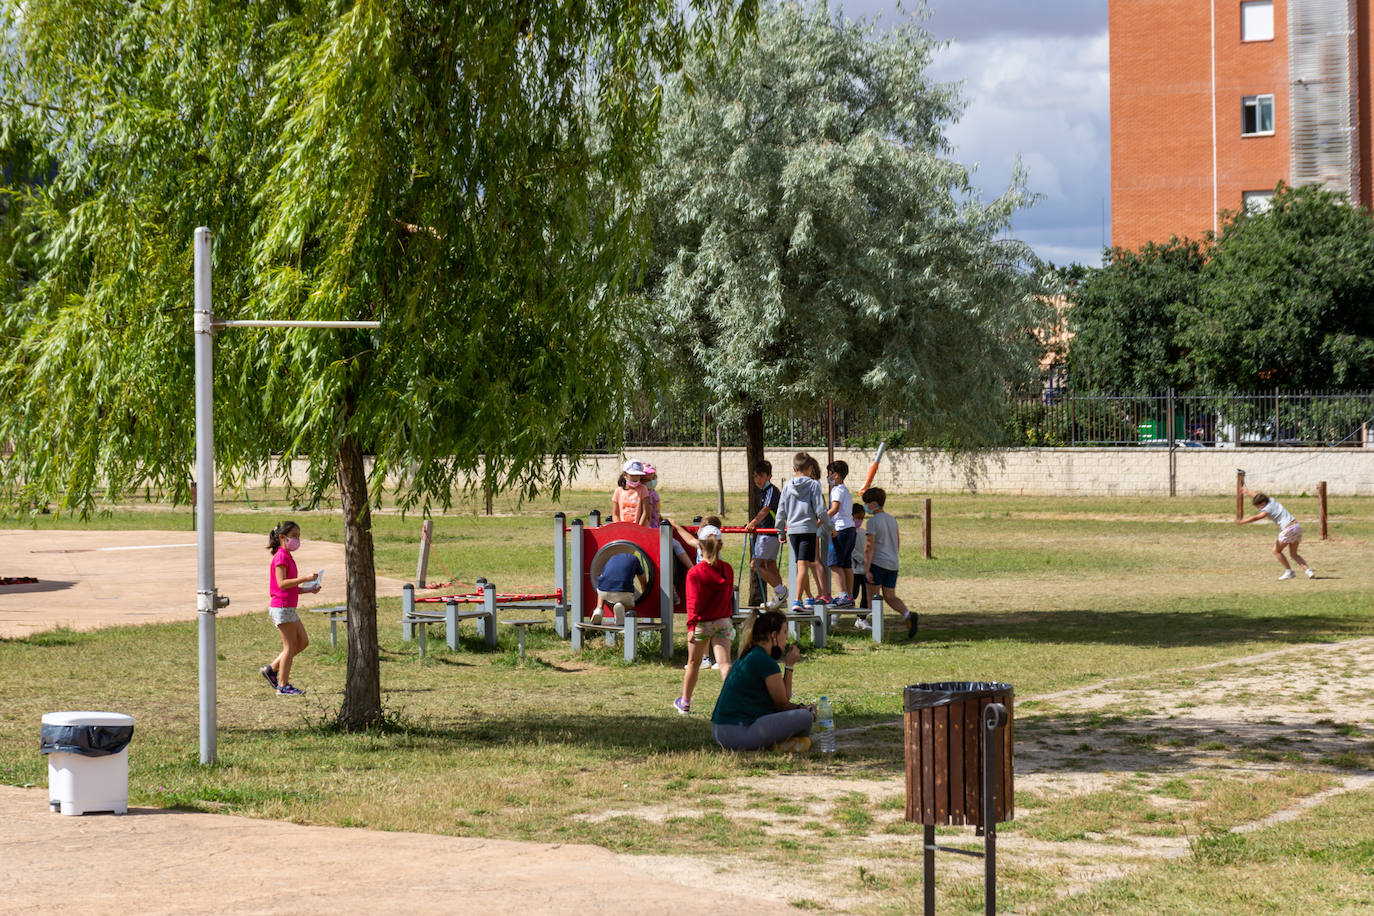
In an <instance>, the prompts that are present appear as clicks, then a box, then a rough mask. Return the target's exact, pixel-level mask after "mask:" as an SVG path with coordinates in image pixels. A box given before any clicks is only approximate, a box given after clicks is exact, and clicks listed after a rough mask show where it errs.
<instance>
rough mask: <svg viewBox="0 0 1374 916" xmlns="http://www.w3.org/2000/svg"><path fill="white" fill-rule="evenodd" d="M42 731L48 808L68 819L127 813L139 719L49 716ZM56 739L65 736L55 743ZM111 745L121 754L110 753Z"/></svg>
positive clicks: (120, 715)
mask: <svg viewBox="0 0 1374 916" xmlns="http://www.w3.org/2000/svg"><path fill="white" fill-rule="evenodd" d="M43 726H44V729H43V750H44V753H46V754H47V755H48V806H49V807H50V808H51V809H52V810H53V811H58V810H60V811H61V812H62V813H63V814H86V813H87V812H90V811H112V812H114V813H115V814H124V813H125V812H127V811H128V810H129V748H128V741H129V739H130V738H131V737H132V733H133V727H134V717H133V716H126V715H124V714H123V713H118V712H50V713H45V714H44V715H43ZM126 729H127V731H125V730H126ZM52 736H61V737H60V738H58V739H57V743H56V744H53V743H52V740H51V738H52ZM121 739H122V742H121ZM110 746H118V747H119V750H118V751H116V752H115V753H109V752H108V750H107V748H109V747H110Z"/></svg>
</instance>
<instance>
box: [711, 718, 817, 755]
mask: <svg viewBox="0 0 1374 916" xmlns="http://www.w3.org/2000/svg"><path fill="white" fill-rule="evenodd" d="M812 721H813V720H812V718H811V710H809V709H785V710H783V711H782V712H773V713H769V714H768V715H766V716H759V717H758V718H757V719H755V720H754V721H753V723H752V724H749V725H716V724H715V723H712V724H711V737H713V738H715V739H716V742H717V743H718V744H719V745H720V746H721V747H723V748H725V749H726V750H727V751H754V750H758V749H759V748H761V747H771V746H773V745H774V744H777V743H778V742H779V741H783V740H785V739H787V738H792V737H795V736H797V735H809V734H811V723H812Z"/></svg>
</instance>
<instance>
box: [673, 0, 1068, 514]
mask: <svg viewBox="0 0 1374 916" xmlns="http://www.w3.org/2000/svg"><path fill="white" fill-rule="evenodd" d="M934 49H935V43H934V42H933V41H932V39H931V38H930V36H929V34H928V33H927V32H926V31H924V30H923V29H922V28H921V26H920V24H919V22H918V21H917V20H916V19H915V18H912V19H909V20H907V21H906V22H904V23H903V24H900V25H898V26H896V27H894V28H891V29H889V30H886V31H881V32H880V31H878V30H876V29H875V28H874V27H873V26H872V25H871V24H867V23H865V22H862V21H859V22H853V21H849V20H846V19H844V18H843V17H842V16H841V15H839V14H838V13H837V12H836V11H834V10H832V9H831V8H830V7H829V6H827V5H826V4H824V3H820V4H818V5H814V6H811V7H809V8H808V7H803V6H801V5H800V4H796V3H779V4H769V5H767V6H765V7H763V8H761V10H760V14H759V19H758V29H757V39H756V40H755V41H751V42H748V43H746V45H745V46H743V47H742V48H738V49H729V50H727V49H725V48H724V47H723V46H720V45H718V46H717V47H715V48H707V49H703V50H702V52H701V53H699V54H697V55H695V56H694V57H693V59H692V60H691V62H690V63H689V64H688V66H687V67H685V68H684V70H683V71H682V72H681V73H680V74H678V75H676V76H674V77H673V78H672V79H670V80H669V82H668V85H667V89H666V92H665V94H664V102H663V108H664V121H663V127H662V151H661V158H660V162H659V165H658V166H657V167H656V168H655V169H654V170H653V172H652V174H651V177H650V179H649V181H648V185H647V186H648V189H649V192H650V199H651V201H652V213H653V232H654V250H655V253H656V260H655V262H654V264H653V266H652V268H651V270H650V271H649V275H648V286H649V288H650V289H651V290H652V296H653V299H654V308H655V309H656V310H657V311H658V312H659V313H661V315H662V316H663V317H662V322H661V324H662V326H663V327H662V329H661V330H658V331H657V332H656V333H658V335H659V336H658V344H659V352H660V353H661V355H662V356H663V357H664V359H665V361H666V362H667V363H668V364H670V365H672V366H674V367H676V368H677V369H678V371H677V372H676V373H675V375H676V377H678V378H682V379H690V380H697V381H698V382H699V386H700V390H701V391H702V392H703V393H704V394H705V395H706V397H707V398H708V399H709V400H710V402H711V403H712V404H713V405H714V407H715V409H716V411H717V412H718V414H723V415H727V416H729V415H733V416H742V417H743V419H744V422H745V429H746V435H747V439H748V456H749V464H750V465H751V466H752V464H753V463H754V461H755V460H757V459H759V458H762V457H763V415H764V412H765V411H768V412H777V413H782V414H786V413H790V412H797V413H812V414H813V415H814V413H816V412H818V411H819V409H820V408H821V407H822V406H823V405H824V404H825V402H826V400H827V399H831V400H833V401H834V403H835V404H836V405H837V406H843V407H854V408H862V409H868V408H873V407H877V408H885V409H888V410H893V411H900V412H901V413H902V414H903V415H905V416H906V417H908V418H909V419H910V420H911V422H912V424H913V428H912V429H911V430H910V435H911V439H912V441H915V442H917V443H926V444H948V445H954V446H960V447H968V446H976V445H979V444H987V443H992V442H993V441H995V437H996V435H997V433H998V429H999V425H1000V418H1001V416H1002V415H1003V411H1004V409H1005V406H1006V404H1007V393H1008V391H1009V390H1010V389H1011V388H1013V387H1014V386H1016V385H1017V384H1019V383H1021V382H1022V381H1024V380H1025V379H1026V378H1027V377H1029V376H1030V375H1031V373H1033V372H1034V367H1035V356H1036V350H1037V348H1036V345H1035V343H1034V338H1033V336H1032V334H1031V333H1030V332H1031V331H1033V330H1034V329H1035V328H1036V327H1038V326H1039V325H1040V324H1041V322H1042V315H1041V310H1040V309H1039V308H1038V307H1037V304H1036V300H1035V299H1034V297H1033V296H1032V295H1031V293H1032V291H1033V290H1032V286H1033V283H1032V280H1033V275H1032V274H1031V273H1028V271H1027V270H1026V268H1027V266H1028V265H1031V264H1033V263H1034V258H1033V257H1032V256H1031V255H1030V253H1029V252H1028V251H1027V250H1026V249H1025V248H1024V246H1021V245H1019V244H1018V243H1016V242H1014V241H1010V240H1008V239H1007V238H1005V235H1006V232H1007V230H1008V228H1009V223H1010V219H1011V216H1012V214H1013V213H1014V212H1015V211H1016V210H1017V209H1018V208H1020V207H1022V206H1025V205H1027V204H1029V203H1030V202H1031V201H1030V195H1029V194H1028V192H1027V191H1026V188H1025V186H1024V182H1023V179H1022V176H1021V175H1020V173H1019V171H1018V173H1017V175H1016V176H1015V177H1014V178H1013V181H1012V184H1011V186H1010V187H1009V188H1008V189H1007V191H1006V192H1005V193H1004V194H1003V195H1002V196H1000V197H999V198H997V199H996V200H994V201H992V202H990V203H983V202H981V201H980V200H979V199H978V197H977V195H976V194H975V192H974V189H973V188H972V186H971V184H970V179H969V173H968V170H967V169H965V168H964V167H963V166H961V165H960V164H959V163H957V162H955V161H953V159H952V158H951V155H950V153H951V150H950V144H949V141H948V139H947V137H946V134H945V130H946V128H947V126H948V125H949V124H951V123H952V122H953V121H954V119H955V118H956V117H957V115H958V114H959V111H960V107H961V103H960V101H959V98H958V94H957V92H956V90H955V88H954V87H952V86H949V85H942V84H939V83H936V82H934V81H932V80H931V78H930V76H929V75H928V72H927V71H928V67H929V64H930V59H931V54H932V51H933V50H934ZM752 492H753V489H752V484H751V493H752ZM751 511H753V510H751Z"/></svg>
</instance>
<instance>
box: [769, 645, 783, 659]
mask: <svg viewBox="0 0 1374 916" xmlns="http://www.w3.org/2000/svg"><path fill="white" fill-rule="evenodd" d="M768 654H769V655H771V656H773V661H777V660H778V659H780V658H782V646H774V647H773V648H771V649H769V650H768Z"/></svg>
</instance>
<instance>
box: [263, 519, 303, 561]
mask: <svg viewBox="0 0 1374 916" xmlns="http://www.w3.org/2000/svg"><path fill="white" fill-rule="evenodd" d="M298 527H300V526H299V525H297V524H296V523H295V522H293V521H292V520H291V519H289V518H288V519H286V520H285V521H283V522H282V523H281V524H280V525H278V526H277V527H275V528H273V529H272V530H271V531H269V532H267V552H268V553H276V552H277V551H278V550H280V549H281V539H282V535H284V534H286V532H288V531H290V530H291V529H293V528H298Z"/></svg>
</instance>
